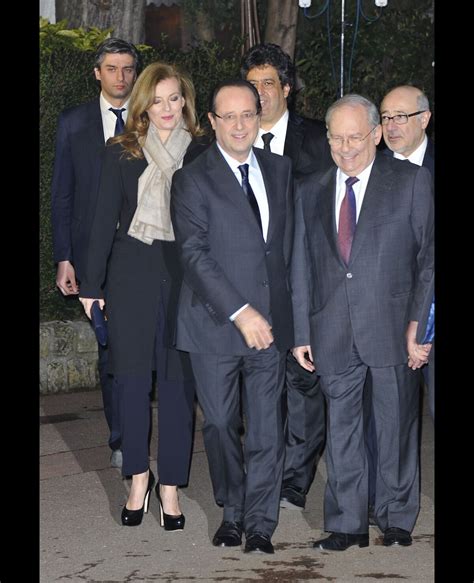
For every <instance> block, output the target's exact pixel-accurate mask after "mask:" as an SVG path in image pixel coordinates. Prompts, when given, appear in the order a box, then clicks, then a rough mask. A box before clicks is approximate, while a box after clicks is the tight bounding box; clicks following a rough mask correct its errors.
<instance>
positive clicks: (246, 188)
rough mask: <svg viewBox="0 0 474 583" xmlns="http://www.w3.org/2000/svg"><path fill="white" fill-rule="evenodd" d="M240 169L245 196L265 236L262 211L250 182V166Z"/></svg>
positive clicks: (245, 165) (243, 165)
mask: <svg viewBox="0 0 474 583" xmlns="http://www.w3.org/2000/svg"><path fill="white" fill-rule="evenodd" d="M238 168H239V170H240V174H241V175H242V189H243V191H244V192H245V194H246V195H247V200H248V201H249V203H250V206H251V207H252V210H253V214H254V215H255V218H256V219H257V222H258V226H259V227H260V230H261V231H262V234H263V229H262V219H261V217H260V210H259V208H258V202H257V199H256V198H255V194H254V192H253V190H252V187H251V186H250V182H249V165H248V164H242V165H241V166H238Z"/></svg>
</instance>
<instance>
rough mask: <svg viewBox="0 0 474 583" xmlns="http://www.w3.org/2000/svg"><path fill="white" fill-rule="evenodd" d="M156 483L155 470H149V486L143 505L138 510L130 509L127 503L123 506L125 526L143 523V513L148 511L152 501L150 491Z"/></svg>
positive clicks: (123, 522)
mask: <svg viewBox="0 0 474 583" xmlns="http://www.w3.org/2000/svg"><path fill="white" fill-rule="evenodd" d="M154 485H155V476H154V475H153V472H152V471H151V470H149V474H148V486H147V488H146V494H145V498H144V499H143V506H142V507H141V508H139V509H138V510H129V509H128V508H127V506H126V505H125V506H124V507H123V508H122V524H123V525H124V526H138V525H139V524H141V522H142V519H143V513H144V512H145V513H146V512H148V506H149V502H150V492H151V491H152V489H153V486H154Z"/></svg>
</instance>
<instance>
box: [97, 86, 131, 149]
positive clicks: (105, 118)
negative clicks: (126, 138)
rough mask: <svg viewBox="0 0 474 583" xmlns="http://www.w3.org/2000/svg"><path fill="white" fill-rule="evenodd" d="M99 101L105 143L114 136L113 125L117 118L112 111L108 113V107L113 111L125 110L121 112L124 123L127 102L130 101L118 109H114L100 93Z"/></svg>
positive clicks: (126, 113)
mask: <svg viewBox="0 0 474 583" xmlns="http://www.w3.org/2000/svg"><path fill="white" fill-rule="evenodd" d="M99 101H100V114H101V115H102V127H103V128H104V141H105V142H107V140H108V139H109V138H112V137H113V136H114V133H115V124H116V123H117V116H116V115H115V113H114V112H113V111H109V107H113V108H114V109H122V108H125V111H122V118H123V121H124V122H126V121H127V115H128V102H129V101H130V98H129V99H127V101H126V102H125V103H124V104H123V105H121V106H120V107H115V106H114V105H112V104H111V103H109V102H108V101H107V99H105V97H104V96H103V95H102V93H101V94H100V98H99Z"/></svg>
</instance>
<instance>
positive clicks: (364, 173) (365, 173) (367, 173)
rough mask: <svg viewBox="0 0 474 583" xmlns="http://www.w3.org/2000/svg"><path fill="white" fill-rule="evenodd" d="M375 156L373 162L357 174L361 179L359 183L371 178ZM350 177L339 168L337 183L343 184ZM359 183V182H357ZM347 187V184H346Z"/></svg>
mask: <svg viewBox="0 0 474 583" xmlns="http://www.w3.org/2000/svg"><path fill="white" fill-rule="evenodd" d="M374 162H375V158H374V159H373V160H372V162H371V163H370V164H369V165H368V166H367V167H366V168H364V170H362V172H360V173H359V174H357V178H358V179H359V184H362V183H366V182H368V180H369V176H370V173H371V171H372V166H373V165H374ZM348 178H349V175H348V174H345V173H344V172H343V171H342V170H341V169H340V168H338V169H337V184H338V186H341V185H342V184H343V183H344V182H345V181H346V180H347V179H348ZM356 184H357V182H356ZM344 188H345V186H344Z"/></svg>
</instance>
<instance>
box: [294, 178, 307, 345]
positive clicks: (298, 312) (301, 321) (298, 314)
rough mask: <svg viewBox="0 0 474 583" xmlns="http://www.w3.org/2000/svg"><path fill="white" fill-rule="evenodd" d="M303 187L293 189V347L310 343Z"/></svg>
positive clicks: (298, 184)
mask: <svg viewBox="0 0 474 583" xmlns="http://www.w3.org/2000/svg"><path fill="white" fill-rule="evenodd" d="M303 191H304V186H303V184H302V183H301V182H298V181H296V187H295V235H294V240H293V254H292V261H291V296H292V302H293V317H294V323H295V346H306V345H308V344H309V343H310V327H309V305H310V302H309V298H310V281H309V276H308V274H309V266H308V250H307V238H306V227H305V221H304V210H303V196H304V194H303Z"/></svg>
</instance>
